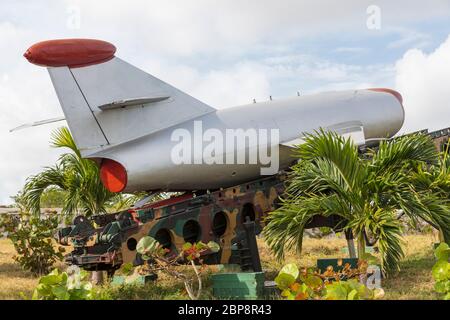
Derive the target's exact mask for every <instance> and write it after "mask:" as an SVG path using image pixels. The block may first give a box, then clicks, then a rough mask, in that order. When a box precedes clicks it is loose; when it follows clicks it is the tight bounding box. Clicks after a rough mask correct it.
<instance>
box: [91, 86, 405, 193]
mask: <svg viewBox="0 0 450 320" xmlns="http://www.w3.org/2000/svg"><path fill="white" fill-rule="evenodd" d="M403 120H404V111H403V107H402V104H401V102H400V101H399V100H398V98H397V97H396V96H395V95H393V94H391V93H389V92H379V91H372V90H352V91H342V92H328V93H321V94H316V95H310V96H300V97H294V98H290V99H284V100H274V101H267V102H262V103H254V104H249V105H243V106H237V107H233V108H228V109H222V110H217V111H213V112H211V113H208V114H206V115H203V116H200V117H198V118H195V119H192V120H189V121H186V122H183V123H181V124H178V125H176V126H173V127H170V128H167V129H164V130H161V131H158V132H155V133H152V134H149V135H147V136H143V137H140V138H138V139H136V140H134V141H129V142H127V143H124V144H119V145H117V146H114V147H111V148H106V149H104V150H102V151H100V152H99V153H97V154H93V155H92V156H91V157H93V158H108V159H112V160H115V161H117V162H119V163H121V164H122V165H123V166H124V167H125V169H126V171H127V185H126V188H125V191H130V192H131V191H136V190H203V189H216V188H220V187H227V186H232V185H235V184H239V183H242V182H246V181H250V180H253V179H257V178H259V177H261V170H260V169H261V167H267V166H268V165H267V164H262V163H260V162H259V161H258V163H256V164H250V163H245V164H236V163H235V164H233V163H225V162H226V155H225V154H223V155H222V156H223V159H224V161H223V162H224V163H223V164H217V163H216V164H207V163H204V161H202V159H200V161H198V160H199V159H197V160H195V159H194V158H195V154H194V153H195V152H192V153H193V154H192V161H191V162H190V163H185V164H176V163H174V161H173V159H172V150H173V148H175V147H176V145H177V144H179V141H174V140H173V136H172V135H173V133H174V131H175V130H177V129H185V130H187V131H188V132H190V135H191V137H192V143H194V144H195V143H197V145H196V146H195V147H197V148H198V147H199V146H198V140H197V141H195V139H194V137H195V136H196V134H197V135H198V132H197V133H195V132H194V131H195V128H194V123H195V122H197V124H198V123H201V126H202V132H205V131H207V130H208V129H215V130H219V131H220V132H221V133H222V135H223V136H224V137H225V136H226V130H227V129H228V130H230V129H243V130H244V131H245V130H248V129H256V130H259V129H267V130H269V131H270V130H271V129H278V130H279V144H280V146H279V169H280V170H282V169H285V168H286V167H288V166H289V165H290V164H292V162H293V160H294V159H293V157H292V152H291V151H292V149H291V147H290V145H292V144H290V142H295V141H296V140H297V139H298V138H300V137H301V136H302V135H303V134H304V133H312V132H314V130H318V129H319V128H324V129H332V130H336V131H337V132H339V133H342V134H345V133H351V132H354V131H355V130H357V129H358V127H359V126H361V127H362V130H363V136H364V139H365V140H366V141H370V140H373V139H383V138H389V137H392V136H393V135H394V134H396V133H397V132H398V131H399V130H400V128H401V126H402V124H403ZM197 129H198V125H197ZM364 142H365V141H361V142H357V143H364ZM207 144H208V142H204V141H203V142H202V145H201V146H200V148H199V149H200V150H203V148H204V147H205V146H206V145H207ZM224 144H225V142H224ZM224 146H225V145H224ZM264 147H265V146H264ZM237 148H238V146H237V145H236V149H235V152H236V153H237V152H244V153H246V154H247V160H248V159H250V158H251V154H254V153H258V152H260V150H259V148H260V146H256V148H255V146H250V145H249V144H246V145H245V150H237ZM193 149H194V148H193ZM228 151H229V150H228ZM200 155H201V153H200ZM197 156H198V154H197ZM271 156H275V155H271ZM255 157H256V158H257V156H256V155H255ZM199 162H201V163H199Z"/></svg>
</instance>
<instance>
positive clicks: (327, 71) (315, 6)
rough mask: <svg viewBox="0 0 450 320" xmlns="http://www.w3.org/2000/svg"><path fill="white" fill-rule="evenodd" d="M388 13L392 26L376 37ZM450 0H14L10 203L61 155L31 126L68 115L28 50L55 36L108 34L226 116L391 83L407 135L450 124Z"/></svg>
mask: <svg viewBox="0 0 450 320" xmlns="http://www.w3.org/2000/svg"><path fill="white" fill-rule="evenodd" d="M371 5H376V6H377V8H379V10H380V11H379V12H380V18H381V20H380V28H379V29H375V30H370V29H368V27H367V20H368V19H369V18H370V17H371V14H370V13H369V14H368V13H367V8H368V7H369V6H371ZM449 35H450V1H448V0H430V1H427V2H425V1H406V0H397V1H388V0H379V1H372V0H370V1H366V0H347V1H339V2H337V1H332V0H318V1H306V0H280V1H268V0H265V1H256V0H248V1H239V2H238V1H229V0H227V1H225V0H224V1H210V0H190V1H175V0H172V1H161V0H150V1H144V0H135V1H126V2H124V1H119V0H111V1H87V0H78V1H75V0H47V1H40V2H36V1H20V2H19V1H12V0H3V1H2V4H1V8H0V50H1V52H2V60H3V61H2V63H1V64H0V100H1V101H2V106H1V108H2V116H1V117H0V138H1V139H0V141H2V144H3V148H2V149H3V150H7V152H2V153H0V178H1V179H0V203H8V202H10V200H9V196H11V195H13V194H15V193H16V192H17V191H18V190H19V189H20V188H21V186H22V185H23V183H24V181H25V179H26V177H27V176H29V175H30V174H35V173H37V172H39V170H41V168H42V167H43V166H47V165H51V164H53V163H54V162H55V160H56V159H57V157H58V155H59V153H60V150H54V149H51V148H49V147H48V140H49V135H50V132H51V130H52V129H53V128H55V127H57V126H59V125H63V124H64V123H60V124H55V125H48V126H44V127H39V128H33V129H28V130H23V131H18V132H16V133H9V132H8V130H9V129H10V128H12V127H15V126H17V125H20V124H22V123H26V122H31V121H36V120H41V119H46V118H52V117H56V116H60V115H62V112H61V110H60V108H59V103H58V101H57V98H56V95H55V93H54V90H53V87H52V85H51V82H50V79H49V77H48V74H47V72H46V70H45V69H44V68H40V67H37V66H34V65H31V64H29V63H28V62H27V61H26V60H25V59H24V58H23V57H22V54H23V52H24V51H25V50H26V49H27V48H28V47H29V46H30V45H32V44H33V43H35V42H38V41H42V40H46V39H54V38H73V37H83V38H99V39H103V40H107V41H110V42H111V43H113V44H115V45H116V47H117V55H118V56H119V57H120V58H122V59H124V60H127V61H129V62H130V63H133V64H134V65H136V66H138V67H140V68H142V69H144V70H145V71H147V72H149V73H151V74H153V75H155V76H157V77H160V78H162V79H163V80H165V81H167V82H169V83H171V84H173V85H175V86H177V87H179V88H180V89H182V90H184V91H186V92H188V93H189V94H191V95H193V96H195V97H196V98H199V99H200V100H203V101H204V102H206V103H208V104H211V105H212V106H213V107H217V108H224V107H230V106H234V105H238V104H245V103H249V102H251V101H252V99H253V98H256V99H257V100H259V101H260V100H265V99H268V97H269V95H272V96H273V97H274V98H275V99H277V98H281V97H287V96H291V95H295V94H296V92H297V91H300V92H301V93H302V94H308V93H314V92H320V91H324V90H338V89H355V88H367V87H391V88H394V89H397V90H399V91H400V92H401V93H402V94H403V96H404V99H405V109H406V112H407V121H406V122H405V127H404V128H403V132H410V131H413V130H417V129H421V128H430V129H439V128H441V127H448V126H450V108H448V107H447V106H448V101H449V99H450V93H449V92H450V90H448V85H447V84H448V83H450V40H448V39H449Z"/></svg>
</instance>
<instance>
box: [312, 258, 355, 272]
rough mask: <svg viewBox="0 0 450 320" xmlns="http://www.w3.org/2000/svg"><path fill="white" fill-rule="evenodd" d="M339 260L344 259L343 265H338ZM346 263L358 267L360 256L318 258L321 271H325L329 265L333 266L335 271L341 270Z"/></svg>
mask: <svg viewBox="0 0 450 320" xmlns="http://www.w3.org/2000/svg"><path fill="white" fill-rule="evenodd" d="M338 260H342V265H341V266H338ZM346 263H349V264H350V266H351V267H352V268H357V267H358V258H344V259H337V258H336V259H317V269H319V270H320V272H325V271H326V270H327V267H329V266H332V267H333V270H334V271H341V270H342V269H343V268H344V266H345V264H346Z"/></svg>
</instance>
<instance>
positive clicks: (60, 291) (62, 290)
mask: <svg viewBox="0 0 450 320" xmlns="http://www.w3.org/2000/svg"><path fill="white" fill-rule="evenodd" d="M52 293H53V294H54V295H55V297H56V298H57V299H58V300H68V299H69V298H70V294H69V293H68V292H67V288H66V286H63V285H59V286H54V287H52Z"/></svg>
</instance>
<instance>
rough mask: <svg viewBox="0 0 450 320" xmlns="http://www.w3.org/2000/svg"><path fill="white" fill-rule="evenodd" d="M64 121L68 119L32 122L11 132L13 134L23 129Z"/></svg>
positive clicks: (60, 118)
mask: <svg viewBox="0 0 450 320" xmlns="http://www.w3.org/2000/svg"><path fill="white" fill-rule="evenodd" d="M63 120H66V118H64V117H58V118H52V119H46V120H40V121H35V122H31V123H25V124H22V125H20V126H18V127H15V128H12V129H10V130H9V132H13V131H17V130H21V129H26V128H31V127H37V126H41V125H43V124H48V123H53V122H58V121H63Z"/></svg>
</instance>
